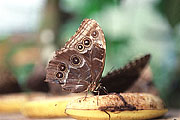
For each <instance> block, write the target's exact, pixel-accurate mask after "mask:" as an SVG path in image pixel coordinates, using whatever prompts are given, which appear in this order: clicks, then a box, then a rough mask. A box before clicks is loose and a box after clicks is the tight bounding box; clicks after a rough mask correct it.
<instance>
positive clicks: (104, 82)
mask: <svg viewBox="0 0 180 120" xmlns="http://www.w3.org/2000/svg"><path fill="white" fill-rule="evenodd" d="M150 57H151V56H150V54H147V55H145V56H143V57H141V58H139V59H136V60H134V61H131V62H129V63H128V64H127V65H126V66H124V67H123V68H121V69H119V70H115V71H113V72H111V73H108V75H107V76H105V77H103V78H102V79H101V82H100V83H101V86H103V87H105V88H106V90H107V92H108V93H112V92H115V93H120V92H124V91H125V90H127V89H128V88H129V87H130V86H131V85H133V83H134V82H135V81H136V80H137V79H138V78H139V76H140V74H141V72H142V70H143V69H144V68H145V66H146V65H147V63H148V62H149V60H150ZM99 90H100V94H106V93H105V92H104V91H103V90H102V89H99Z"/></svg>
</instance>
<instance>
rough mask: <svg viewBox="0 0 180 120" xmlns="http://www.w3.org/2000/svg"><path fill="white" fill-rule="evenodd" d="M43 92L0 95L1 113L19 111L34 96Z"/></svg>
mask: <svg viewBox="0 0 180 120" xmlns="http://www.w3.org/2000/svg"><path fill="white" fill-rule="evenodd" d="M41 95H43V93H30V94H28V93H14V94H7V95H1V96H0V112H1V113H18V112H20V109H21V107H22V106H23V105H24V103H26V102H27V101H28V100H29V99H31V98H32V97H34V96H41Z"/></svg>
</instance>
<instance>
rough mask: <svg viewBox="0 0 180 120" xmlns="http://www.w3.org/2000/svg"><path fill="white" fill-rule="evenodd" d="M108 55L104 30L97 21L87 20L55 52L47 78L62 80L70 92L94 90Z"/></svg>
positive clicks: (52, 80)
mask: <svg viewBox="0 0 180 120" xmlns="http://www.w3.org/2000/svg"><path fill="white" fill-rule="evenodd" d="M105 54H106V44H105V39H104V34H103V31H102V29H101V28H100V26H99V25H98V23H97V22H96V21H95V20H92V19H85V20H84V21H83V22H82V24H81V25H80V27H79V29H78V30H77V32H76V34H75V35H74V36H72V37H71V38H70V40H69V41H68V42H67V43H66V44H65V46H64V47H63V48H62V49H61V50H58V51H56V54H55V56H54V57H53V59H52V60H51V61H50V62H49V64H48V67H47V72H46V80H45V81H47V82H56V83H59V84H61V86H62V88H63V89H64V90H67V91H70V92H82V91H86V90H87V89H89V90H91V91H93V90H94V89H95V87H96V82H97V81H98V80H99V79H100V77H101V75H102V72H103V69H104V63H105Z"/></svg>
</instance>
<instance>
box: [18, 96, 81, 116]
mask: <svg viewBox="0 0 180 120" xmlns="http://www.w3.org/2000/svg"><path fill="white" fill-rule="evenodd" d="M82 96H84V94H83V95H82V94H80V95H77V94H76V95H74V94H71V95H66V96H45V97H39V98H38V97H36V98H34V99H32V100H30V101H28V102H26V103H25V104H24V106H23V107H22V108H21V113H22V114H23V115H24V116H26V117H31V118H57V117H67V114H65V109H66V106H67V104H68V102H69V101H71V100H72V99H76V98H79V97H82Z"/></svg>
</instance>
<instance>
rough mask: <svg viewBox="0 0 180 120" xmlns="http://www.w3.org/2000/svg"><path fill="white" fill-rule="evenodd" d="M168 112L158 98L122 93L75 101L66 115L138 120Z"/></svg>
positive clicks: (90, 119) (88, 119) (85, 119)
mask: <svg viewBox="0 0 180 120" xmlns="http://www.w3.org/2000/svg"><path fill="white" fill-rule="evenodd" d="M167 111H168V110H167V109H166V108H165V107H164V104H163V101H162V100H161V99H160V98H159V97H157V96H154V95H151V94H147V93H121V94H120V95H118V94H110V95H102V96H90V97H87V98H84V97H83V98H79V99H75V100H73V101H71V102H70V103H68V105H67V107H66V111H65V113H66V114H67V115H69V116H71V117H73V118H76V119H78V120H109V119H111V120H125V119H126V120H128V119H129V120H137V119H152V118H156V117H160V116H163V115H164V114H165V113H166V112H167Z"/></svg>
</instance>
